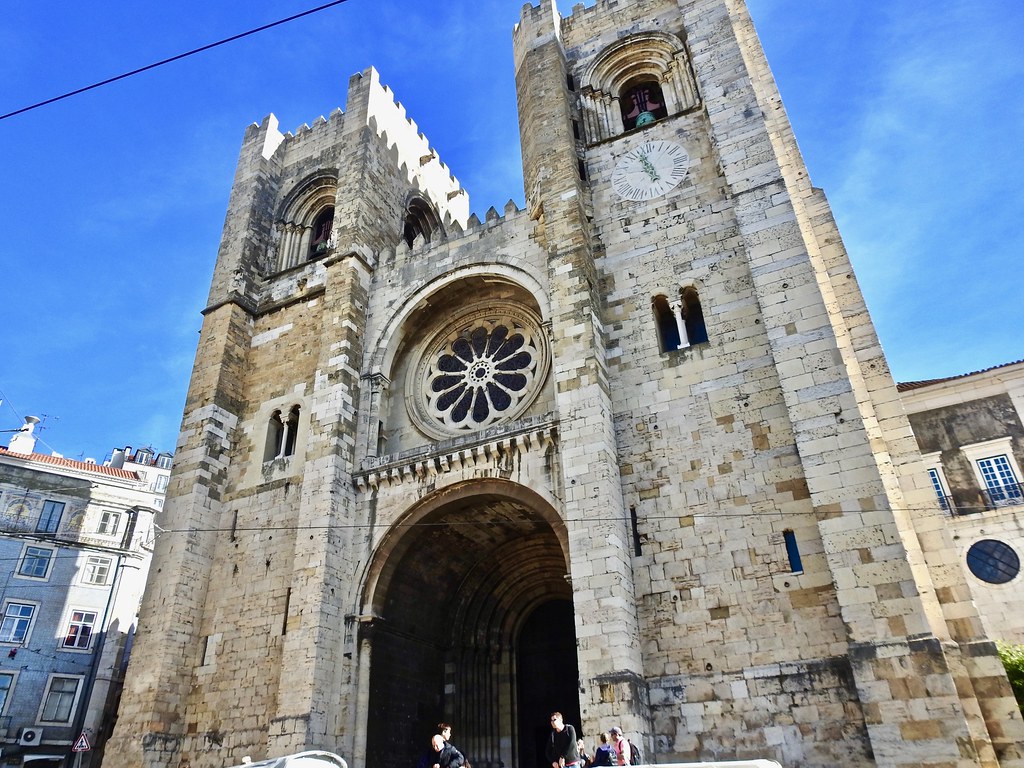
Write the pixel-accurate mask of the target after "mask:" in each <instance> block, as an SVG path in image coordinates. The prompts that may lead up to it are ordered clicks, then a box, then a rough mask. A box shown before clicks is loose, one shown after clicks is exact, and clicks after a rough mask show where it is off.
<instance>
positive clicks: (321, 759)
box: [233, 750, 348, 768]
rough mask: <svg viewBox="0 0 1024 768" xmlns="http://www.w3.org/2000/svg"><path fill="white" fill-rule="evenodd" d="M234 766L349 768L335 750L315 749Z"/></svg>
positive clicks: (240, 767) (258, 767) (252, 767)
mask: <svg viewBox="0 0 1024 768" xmlns="http://www.w3.org/2000/svg"><path fill="white" fill-rule="evenodd" d="M233 768H348V764H347V763H346V762H345V761H344V760H343V759H342V758H340V757H338V756H337V755H336V754H334V753H333V752H322V751H320V750H313V751H311V752H299V753H297V754H294V755H285V756H284V757H274V758H271V759H269V760H260V761H259V762H258V763H244V764H242V765H239V766H234V767H233Z"/></svg>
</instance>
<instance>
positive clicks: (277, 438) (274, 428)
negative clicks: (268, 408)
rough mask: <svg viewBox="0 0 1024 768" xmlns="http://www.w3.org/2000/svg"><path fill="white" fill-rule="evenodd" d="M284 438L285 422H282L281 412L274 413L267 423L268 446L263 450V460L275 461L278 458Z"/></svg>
mask: <svg viewBox="0 0 1024 768" xmlns="http://www.w3.org/2000/svg"><path fill="white" fill-rule="evenodd" d="M283 436H284V422H283V421H282V420H281V412H280V411H274V412H273V413H272V414H271V415H270V421H269V422H268V423H267V444H266V446H265V447H264V449H263V460H264V461H273V460H274V459H276V458H277V457H278V453H279V451H280V449H281V439H282V437H283Z"/></svg>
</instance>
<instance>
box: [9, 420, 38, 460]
mask: <svg viewBox="0 0 1024 768" xmlns="http://www.w3.org/2000/svg"><path fill="white" fill-rule="evenodd" d="M38 423H39V419H38V418H36V417H35V416H26V417H25V424H24V425H23V426H22V428H21V429H19V430H18V431H17V432H15V433H14V435H13V436H12V437H11V441H10V443H9V444H8V446H7V450H8V451H10V452H11V453H26V454H27V453H33V452H34V451H35V449H36V439H35V438H34V437H33V436H32V432H33V431H35V428H36V424H38Z"/></svg>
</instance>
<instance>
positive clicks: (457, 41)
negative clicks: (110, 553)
mask: <svg viewBox="0 0 1024 768" xmlns="http://www.w3.org/2000/svg"><path fill="white" fill-rule="evenodd" d="M317 4H318V3H317V2H316V0H310V1H307V2H300V1H299V0H277V1H276V2H270V1H269V0H249V1H248V2H244V3H243V2H238V1H236V0H222V1H221V2H215V3H210V2H196V1H195V0H179V2H177V3H173V4H167V3H165V4H151V3H137V2H128V0H108V2H105V3H102V4H98V5H97V4H90V3H77V2H69V1H68V0H58V2H57V3H51V4H49V5H47V6H46V7H45V12H41V11H40V10H39V8H41V7H42V6H39V5H38V4H32V3H21V4H14V5H10V6H9V7H7V8H5V10H4V21H3V24H2V25H0V82H2V83H3V84H4V87H3V89H2V90H0V114H2V113H6V112H9V111H12V110H15V109H18V108H20V107H23V106H26V105H28V104H31V103H34V102H36V101H40V100H43V99H46V98H50V97H52V96H56V95H59V94H60V93H63V92H66V91H69V90H73V89H75V88H79V87H82V86H85V85H88V84H91V83H93V82H96V81H98V80H103V79H105V78H108V77H111V76H114V75H117V74H120V73H121V72H124V71H127V70H130V69H134V68H136V67H140V66H145V65H147V64H149V63H152V62H154V61H157V60H159V59H163V58H166V57H169V56H173V55H176V54H178V53H181V52H184V51H186V50H190V49H192V48H195V47H198V46H200V45H204V44H207V43H210V42H214V41H216V40H219V39H221V38H224V37H228V36H230V35H234V34H237V33H239V32H243V31H245V30H247V29H251V28H254V27H257V26H260V25H263V24H267V23H270V22H272V21H275V20H277V19H279V18H283V17H285V16H288V15H291V14H294V13H299V12H301V11H304V10H306V9H308V8H311V7H313V6H315V5H317ZM590 4H592V3H590V2H588V3H587V5H590ZM520 7H521V3H520V2H519V0H484V1H483V2H481V0H474V1H469V0H466V1H464V0H448V1H447V2H445V3H423V2H413V1H412V0H396V1H395V2H389V3H384V2H373V1H372V0H349V2H347V3H345V4H343V5H340V6H337V7H335V8H332V9H329V10H327V11H324V12H322V13H319V14H316V15H314V16H310V17H307V18H305V19H301V20H298V21H295V22H292V23H290V24H288V25H285V26H282V27H278V28H276V29H274V30H270V31H267V32H263V33H260V34H258V35H254V36H252V37H249V38H246V39H244V40H241V41H238V42H235V43H232V44H229V45H226V46H222V47H220V48H217V49H215V50H213V51H210V52H207V53H204V54H200V55H197V56H194V57H192V58H189V59H186V60H183V61H180V62H177V63H174V64H171V65H168V66H166V67H162V68H160V69H156V70H153V71H150V72H147V73H144V74H141V75H139V76H137V77H134V78H131V79H128V80H124V81H121V82H119V83H115V84H112V85H110V86H107V87H104V88H100V89H97V90H95V91H91V92H89V93H86V94H83V95H81V96H77V97H74V98H71V99H68V100H66V101H63V102H60V103H57V104H53V105H50V106H47V107H43V108H40V109H38V110H35V111H33V112H29V113H25V114H22V115H19V116H16V117H13V118H10V119H7V120H3V121H0V169H2V170H0V180H2V183H0V264H2V265H3V277H4V279H3V283H4V285H5V287H6V290H5V291H4V293H3V296H2V299H0V300H2V302H3V305H4V306H3V308H4V310H5V311H4V321H5V322H4V329H3V334H2V336H0V349H2V353H3V354H2V356H0V391H2V393H3V397H4V403H3V405H2V406H0V429H13V428H15V427H17V426H19V425H20V423H21V417H22V416H25V415H29V414H32V415H36V416H41V417H45V420H44V422H43V425H42V426H43V429H42V431H41V433H40V437H41V439H42V441H43V442H41V443H40V444H39V445H38V446H37V450H41V451H50V450H54V451H57V452H59V453H62V454H64V455H65V456H68V457H72V458H81V457H94V458H96V459H98V460H102V459H103V457H104V456H105V455H106V454H107V453H108V452H109V451H110V450H111V449H112V448H114V447H116V446H123V445H125V444H131V445H134V446H142V445H151V446H152V447H154V448H156V449H157V450H171V449H173V447H174V443H175V440H176V438H177V432H178V426H179V422H180V418H181V411H182V407H183V404H184V397H185V389H186V386H187V384H188V378H189V374H190V372H191V365H192V358H193V355H194V352H195V345H196V341H197V339H198V333H197V332H198V329H199V327H200V320H201V318H200V314H199V313H200V310H201V309H202V308H203V304H204V300H205V298H206V293H207V290H208V286H209V279H210V275H211V273H212V269H213V262H214V258H215V256H216V251H217V246H218V244H219V238H220V229H221V226H222V224H223V220H224V212H225V210H226V206H227V199H228V193H229V191H230V184H231V178H232V175H233V173H234V165H235V161H236V159H237V153H238V149H239V146H240V142H241V138H242V133H243V131H244V129H245V127H246V126H247V125H248V124H249V123H251V122H257V121H259V120H260V119H261V118H262V117H263V116H265V115H266V114H268V113H270V112H273V113H274V114H276V115H277V117H278V118H279V119H280V121H281V127H282V129H283V130H293V129H294V128H296V127H298V126H300V125H301V124H303V123H311V122H312V121H313V120H315V119H316V118H317V117H318V116H320V115H327V114H328V113H329V112H330V111H331V110H333V109H334V108H335V107H338V106H341V107H344V100H345V94H346V88H347V81H348V77H349V75H351V74H352V73H354V72H357V71H360V70H362V69H364V68H365V67H367V66H369V65H373V66H376V67H377V69H378V70H379V71H380V72H381V77H382V79H383V81H384V82H386V83H388V84H389V85H390V86H391V87H392V89H393V90H394V91H395V93H396V94H397V96H398V98H399V100H400V101H402V103H403V104H405V105H406V107H407V109H408V113H409V115H410V116H411V117H412V118H413V119H415V120H416V122H417V124H418V125H419V127H420V130H422V131H423V132H424V133H425V134H426V135H427V137H428V138H429V139H430V141H431V143H432V144H433V145H434V147H435V148H436V149H437V150H438V152H439V154H440V156H441V158H442V160H444V161H445V162H446V163H447V164H448V165H449V167H451V169H452V170H453V172H454V173H455V174H456V176H458V178H459V180H460V181H461V182H462V185H463V186H464V187H465V188H466V189H468V190H469V193H470V202H471V208H472V210H474V211H476V212H477V213H478V214H479V215H480V216H481V218H482V217H483V214H484V212H485V211H486V210H487V209H488V208H489V207H490V206H492V205H493V206H495V207H497V208H499V210H500V208H501V206H502V205H504V203H505V202H506V201H507V200H508V199H509V198H512V199H514V200H516V201H517V202H518V203H520V204H521V203H522V200H523V192H522V174H521V168H520V157H519V137H518V130H517V127H516V106H515V87H514V82H513V72H512V53H511V41H510V35H511V27H512V25H513V24H514V23H515V22H516V20H517V19H518V16H519V9H520ZM570 7H571V4H570V3H569V2H566V0H563V2H562V3H561V10H562V12H563V13H565V14H567V13H569V12H570ZM749 7H750V10H751V13H752V15H753V17H754V20H755V23H756V25H757V28H758V31H759V33H760V35H761V40H762V44H763V45H764V47H765V50H766V52H767V54H768V59H769V62H770V63H771V66H772V69H773V71H774V73H775V75H776V78H777V80H778V82H779V87H780V90H781V92H782V97H783V101H784V103H785V105H786V108H787V111H788V113H789V116H790V119H791V121H792V122H793V125H794V129H795V132H796V136H797V140H798V141H799V143H800V146H801V149H802V151H803V153H804V157H805V160H806V162H807V165H808V168H809V170H810V175H811V179H812V181H813V182H814V184H815V185H816V186H819V187H822V188H823V189H824V190H825V191H826V193H827V194H828V197H829V200H830V201H831V204H832V208H833V212H834V213H835V215H836V218H837V220H838V221H839V226H840V230H841V232H842V234H843V238H844V241H845V243H846V246H847V249H848V250H849V252H850V254H851V258H852V260H853V264H854V267H855V269H856V271H857V275H858V278H859V280H860V284H861V287H862V289H863V291H864V293H865V295H866V297H867V301H868V306H869V308H870V310H871V312H872V316H873V318H874V321H875V325H876V327H877V329H878V332H879V335H880V337H881V339H882V343H883V345H884V347H885V350H886V353H887V356H888V359H889V363H890V365H891V366H892V369H893V371H894V374H895V376H896V378H897V379H898V380H901V381H907V380H914V379H923V378H933V377H939V376H947V375H952V374H957V373H963V372H967V371H971V370H977V369H980V368H985V367H988V366H992V365H998V364H1000V363H1004V362H1008V361H1011V360H1019V359H1021V358H1024V342H1022V341H1021V340H1020V338H1019V336H1020V335H1021V330H1022V329H1024V302H1022V301H1021V299H1020V292H1021V288H1020V280H1019V279H1018V277H1017V269H1018V262H1019V260H1020V258H1021V256H1022V255H1024V247H1022V245H1024V233H1022V229H1021V227H1020V218H1021V213H1020V208H1021V195H1020V193H1019V192H1018V188H1019V184H1020V179H1021V176H1022V171H1024V160H1022V157H1021V153H1022V150H1024V95H1022V93H1024V89H1022V88H1021V86H1020V83H1021V82H1024V46H1022V44H1021V41H1024V6H1022V5H1021V4H1019V3H1018V2H1015V0H988V1H983V0H948V2H944V3H942V4H939V5H936V4H932V3H924V2H921V0H887V2H870V3H849V2H821V1H819V2H810V3H809V2H797V0H749ZM0 443H2V444H6V440H5V439H3V437H2V436H0Z"/></svg>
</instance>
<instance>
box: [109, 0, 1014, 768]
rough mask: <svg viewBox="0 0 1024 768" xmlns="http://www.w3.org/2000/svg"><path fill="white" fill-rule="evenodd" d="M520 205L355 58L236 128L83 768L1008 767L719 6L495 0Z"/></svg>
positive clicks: (828, 263)
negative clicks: (474, 190) (632, 749)
mask: <svg viewBox="0 0 1024 768" xmlns="http://www.w3.org/2000/svg"><path fill="white" fill-rule="evenodd" d="M513 45H514V53H515V58H514V60H515V67H516V84H517V96H518V102H519V114H520V130H521V137H522V154H523V171H524V180H525V199H526V206H525V208H524V209H523V210H520V209H519V208H518V207H517V206H516V205H515V204H514V203H512V202H510V203H509V204H508V205H506V206H505V207H504V209H503V211H501V212H499V211H497V210H495V209H493V208H492V209H491V210H489V211H488V212H487V213H486V214H485V215H484V216H483V218H482V219H481V218H479V217H477V216H476V215H475V214H474V215H470V213H469V210H470V209H469V202H468V198H467V195H466V193H465V192H464V191H463V189H462V188H461V186H460V184H459V182H458V181H457V179H456V178H455V177H454V176H453V175H452V173H451V171H450V170H449V169H448V168H447V166H445V165H444V163H442V162H441V160H440V159H439V158H438V156H437V152H436V151H435V150H434V149H433V148H432V147H431V146H430V144H429V143H428V142H427V140H426V138H425V137H424V136H423V135H422V134H420V133H419V131H418V129H417V127H416V125H415V123H413V122H412V120H411V119H409V117H408V116H406V114H405V110H404V108H403V107H402V106H401V104H400V103H398V102H397V101H395V98H394V94H392V93H391V92H390V90H389V89H388V88H387V87H386V86H384V85H382V83H381V82H380V79H379V77H378V75H377V73H376V72H375V71H374V70H372V69H369V70H366V71H365V72H363V73H362V74H359V75H356V76H354V77H353V78H352V79H351V81H350V83H349V92H348V100H347V107H346V111H345V112H342V111H341V110H337V111H335V112H334V113H332V114H331V115H330V117H329V118H327V119H323V118H320V119H319V120H317V121H315V122H314V124H313V125H312V127H310V126H305V125H304V126H302V127H301V128H300V129H298V130H297V131H295V132H294V133H288V134H283V133H281V132H280V131H279V130H278V128H277V121H276V119H275V118H273V116H270V117H268V118H266V119H265V120H264V121H263V122H262V123H260V124H259V125H253V126H251V127H250V128H249V129H248V130H247V131H246V134H245V138H244V141H243V146H242V151H241V155H240V158H239V163H238V170H237V173H236V177H235V182H234V187H233V190H232V195H231V201H230V203H229V210H228V215H227V219H226V222H225V227H224V234H223V238H222V241H221V246H220V251H219V253H218V257H217V264H216V268H215V271H214V278H213V285H212V288H211V291H210V297H209V302H208V306H207V307H206V309H205V310H204V312H203V315H204V322H203V329H202V333H201V336H200V342H199V349H198V351H197V356H196V363H195V368H194V370H193V374H192V380H191V384H190V388H189V393H188V398H187V402H186V407H185V413H184V416H183V420H182V431H181V436H180V438H179V444H178V448H177V451H176V463H175V468H174V474H173V476H172V481H171V485H170V488H169V489H168V501H167V508H166V519H165V520H164V521H161V523H160V524H161V526H162V527H163V528H165V529H167V530H168V533H167V534H165V535H162V536H161V537H160V539H159V542H158V546H157V551H156V554H155V557H154V563H153V570H152V573H153V575H152V577H151V583H150V585H149V588H148V590H147V595H146V598H145V601H144V605H143V610H142V615H141V619H140V634H139V639H138V642H137V644H136V647H135V650H134V653H133V657H132V662H131V666H130V668H129V671H128V677H127V680H126V683H125V693H124V697H123V700H122V705H121V710H120V716H119V720H118V723H117V728H116V730H115V732H114V735H113V737H112V740H111V741H110V743H109V744H108V746H107V748H106V753H105V759H104V764H105V765H107V766H115V767H116V766H125V767H126V768H127V766H132V767H133V768H134V767H136V766H143V767H144V768H170V767H171V766H175V767H178V766H189V768H215V767H216V768H221V767H222V766H224V765H231V764H237V763H240V762H241V759H242V757H243V756H246V755H248V756H250V757H252V758H253V759H256V760H259V759H263V758H267V757H276V756H281V755H284V754H287V753H290V752H297V751H300V750H303V749H328V750H332V751H336V752H339V753H341V754H342V755H344V756H345V757H346V759H348V760H349V763H350V765H353V766H357V765H358V766H362V765H365V766H367V767H368V768H407V766H409V765H412V764H414V763H415V762H416V759H417V758H418V757H419V756H420V754H421V753H422V752H423V751H424V750H425V749H426V747H427V745H428V743H429V738H430V736H431V734H432V733H433V732H434V730H435V729H436V724H437V723H438V722H440V721H446V722H450V723H452V724H453V725H454V727H455V734H454V737H453V741H454V742H455V743H456V744H458V745H459V747H460V748H462V750H463V751H464V752H465V753H466V755H467V756H468V757H469V759H470V761H471V762H472V764H473V765H474V766H476V767H477V768H534V766H537V765H539V764H541V765H542V764H544V763H545V760H544V757H543V752H544V747H545V744H546V739H547V738H548V734H549V733H550V729H549V723H548V715H549V713H550V712H551V711H552V710H556V709H557V710H560V711H562V712H563V713H565V714H566V719H567V720H568V721H569V722H571V723H573V724H574V725H575V726H577V727H578V728H579V729H580V732H581V734H582V735H584V736H585V737H586V738H587V741H588V743H590V742H593V741H594V739H595V737H596V734H597V733H598V732H600V731H604V730H607V729H608V728H610V727H611V726H620V727H622V728H623V729H624V730H625V731H626V733H627V734H628V735H629V737H630V738H631V739H632V740H633V741H635V742H636V743H638V744H641V745H642V746H643V749H644V752H645V759H646V761H648V762H676V761H696V760H707V759H729V758H750V757H765V758H771V759H775V760H778V761H780V762H782V763H783V764H785V765H801V766H822V767H824V766H836V765H840V766H860V765H870V764H877V765H881V766H923V765H936V764H942V765H949V766H952V765H956V766H965V767H966V766H979V765H984V766H996V765H1002V766H1020V765H1021V764H1022V763H1021V755H1020V744H1021V742H1022V740H1024V729H1022V726H1021V721H1020V716H1019V713H1017V710H1016V705H1015V702H1014V700H1013V698H1012V695H1011V694H1010V690H1009V687H1008V684H1007V682H1006V679H1005V676H1004V674H1003V672H1002V667H1001V664H1000V662H999V660H998V657H997V656H996V654H995V651H994V647H993V645H992V643H990V642H989V641H988V639H987V638H986V637H985V635H984V632H983V630H982V627H981V624H980V622H979V620H978V616H977V612H976V610H975V608H974V605H973V603H972V602H971V597H970V592H969V589H968V587H967V585H966V583H965V582H964V577H963V575H962V570H961V568H960V567H959V564H958V562H957V561H956V557H957V554H956V550H955V549H954V548H953V546H952V544H951V541H950V540H949V536H948V533H947V531H946V528H945V525H944V522H943V518H942V512H941V510H939V509H937V508H936V506H935V504H934V497H933V496H932V495H931V493H930V488H929V486H928V479H927V475H926V474H925V472H924V468H923V466H922V465H921V461H920V457H919V455H918V453H917V449H916V446H915V443H914V440H913V436H912V434H911V432H910V428H909V425H908V423H907V420H906V418H905V416H904V414H903V412H902V410H901V407H900V404H899V400H898V397H897V394H896V389H895V386H894V385H893V382H892V379H891V376H890V374H889V370H888V367H887V365H886V362H885V359H884V356H883V354H882V351H881V348H880V347H879V344H878V340H877V337H876V335H875V332H874V329H873V327H872V324H871V320H870V318H869V316H868V313H867V311H866V308H865V306H864V301H863V298H862V296H861V294H860V290H859V288H858V286H857V282H856V279H855V278H854V276H853V273H852V270H851V267H850V263H849V259H848V258H847V255H846V253H845V251H844V250H843V246H842V242H841V240H840V238H839V235H838V233H837V231H836V227H835V223H834V222H833V220H832V218H831V215H830V212H829V208H828V203H827V201H826V200H825V197H824V195H823V193H822V192H821V191H820V190H818V189H815V188H814V187H812V186H811V184H810V181H809V180H808V178H807V173H806V169H805V168H804V165H803V162H802V160H801V158H800V155H799V152H798V150H797V147H796V143H795V141H794V139H793V136H792V133H791V130H790V127H789V123H788V121H787V119H786V116H785V113H784V111H783V109H782V106H781V103H780V101H779V96H778V93H777V91H776V88H775V85H774V82H773V80H772V78H771V75H770V72H769V70H768V67H767V65H766V63H765V61H764V57H763V54H762V52H761V49H760V45H759V43H758V41H757V38H756V35H755V33H754V30H753V27H752V24H751V22H750V18H749V16H748V14H747V11H746V8H745V7H744V5H743V3H742V2H740V0H631V1H630V2H626V1H625V0H598V2H596V3H594V4H593V5H591V6H590V7H584V6H583V5H578V6H576V7H575V8H574V9H573V11H572V13H571V14H570V15H567V16H565V17H562V16H561V15H560V14H559V12H558V9H557V8H556V7H555V4H554V2H552V0H542V2H541V3H540V5H538V6H536V7H534V6H531V5H527V6H525V7H524V8H523V9H522V14H521V18H520V22H519V24H518V25H516V27H515V31H514V34H513Z"/></svg>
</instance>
